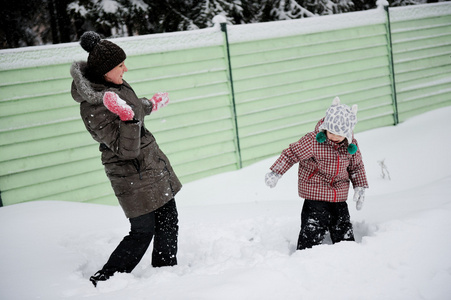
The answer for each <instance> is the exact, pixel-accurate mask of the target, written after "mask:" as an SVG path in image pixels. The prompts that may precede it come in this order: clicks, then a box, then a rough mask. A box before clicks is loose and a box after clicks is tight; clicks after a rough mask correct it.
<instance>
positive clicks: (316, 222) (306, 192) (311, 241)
mask: <svg viewBox="0 0 451 300" xmlns="http://www.w3.org/2000/svg"><path fill="white" fill-rule="evenodd" d="M356 114H357V105H354V106H353V107H352V108H350V107H348V106H347V105H344V104H340V99H339V98H338V97H336V98H335V99H334V100H333V102H332V105H331V106H330V107H329V109H328V110H327V111H326V116H325V117H324V118H323V119H321V120H320V121H319V122H318V124H317V125H316V127H315V130H314V131H312V132H309V133H307V134H306V135H305V136H304V137H302V138H301V139H300V140H299V141H297V142H295V143H293V144H291V145H290V146H289V147H288V148H287V149H285V150H283V151H282V154H281V155H280V157H279V158H278V159H277V160H276V162H275V163H274V164H273V165H272V166H271V168H270V169H271V172H269V173H268V174H266V177H265V183H266V185H268V186H269V187H271V188H273V187H275V185H276V184H277V181H278V180H279V178H280V177H282V175H283V174H285V172H286V171H288V169H290V168H291V167H292V166H293V165H294V164H296V163H299V172H298V193H299V196H300V197H302V198H304V199H305V201H304V205H303V207H302V212H301V232H300V234H299V239H298V244H297V249H298V250H302V249H306V248H311V247H312V246H315V245H319V244H321V243H322V241H323V239H324V236H325V234H326V232H327V231H328V232H329V233H330V236H331V239H332V242H333V243H337V242H340V241H354V234H353V230H352V224H351V221H350V216H349V210H348V206H347V204H346V200H347V198H348V192H349V185H350V182H352V184H353V187H354V191H355V194H354V201H356V202H357V209H358V210H360V209H361V207H362V205H363V201H364V198H365V196H364V195H365V188H368V182H367V179H366V173H365V167H364V164H363V161H362V154H361V153H360V149H359V148H358V144H357V141H356V139H355V138H354V135H353V130H354V126H355V124H356V123H357V116H356Z"/></svg>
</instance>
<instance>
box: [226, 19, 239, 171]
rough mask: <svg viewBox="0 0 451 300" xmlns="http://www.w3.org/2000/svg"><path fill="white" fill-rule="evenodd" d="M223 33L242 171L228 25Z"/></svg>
mask: <svg viewBox="0 0 451 300" xmlns="http://www.w3.org/2000/svg"><path fill="white" fill-rule="evenodd" d="M220 25H221V31H222V32H224V36H225V43H226V50H227V62H228V69H229V80H230V90H231V94H232V106H233V118H234V121H235V138H236V147H237V151H238V166H239V168H240V169H241V168H242V167H243V162H242V159H241V147H240V135H239V132H238V117H237V114H236V103H235V90H234V88H233V76H232V63H231V62H230V47H229V36H228V34H227V23H220Z"/></svg>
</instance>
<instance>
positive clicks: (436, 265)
mask: <svg viewBox="0 0 451 300" xmlns="http://www.w3.org/2000/svg"><path fill="white" fill-rule="evenodd" d="M450 115H451V107H447V108H442V109H439V110H436V111H433V112H429V113H426V114H424V115H421V116H418V117H415V118H412V119H410V120H408V121H406V122H404V123H403V124H400V125H398V126H396V127H386V128H381V129H376V130H371V131H366V132H363V133H359V134H357V135H356V137H357V139H358V141H359V145H360V147H361V150H362V153H363V159H364V162H365V165H366V169H367V173H368V180H369V184H370V189H369V190H367V196H366V202H365V204H364V206H363V209H362V210H361V211H356V210H355V204H354V202H352V200H349V201H348V204H349V207H350V213H351V219H352V221H353V224H354V230H355V235H356V239H357V242H343V243H339V244H336V245H331V244H330V242H329V241H328V240H326V241H325V243H324V244H323V245H320V246H317V247H314V248H313V249H309V250H305V251H294V249H295V244H296V241H297V236H298V233H299V226H300V210H301V207H302V199H300V198H298V197H297V187H296V182H297V179H296V172H297V170H296V167H293V168H292V169H291V170H290V171H289V172H288V173H287V174H286V175H285V176H284V177H283V178H282V179H281V180H280V181H279V184H278V185H277V187H276V188H274V189H269V188H268V187H266V186H265V185H264V180H263V178H264V175H265V173H266V172H267V171H268V168H269V166H270V165H271V164H272V162H273V161H274V160H275V159H276V157H274V158H271V159H267V160H265V161H262V162H260V163H257V164H255V165H252V166H250V167H247V168H244V169H242V170H238V171H234V172H230V173H226V174H220V175H216V176H212V177H209V178H206V179H202V180H199V181H196V182H192V183H189V184H186V185H185V186H184V188H183V189H182V192H180V194H179V195H178V197H177V198H176V199H177V203H178V207H179V214H180V216H179V217H180V238H179V255H178V259H179V265H178V266H176V267H172V268H161V269H154V268H152V267H151V266H150V251H148V253H147V254H146V256H145V257H144V259H143V260H142V261H141V263H140V264H139V265H138V266H137V268H136V269H135V270H134V271H133V272H132V273H131V274H117V275H115V276H114V277H112V278H111V280H109V281H107V282H103V283H100V284H99V286H98V288H94V287H93V286H92V284H91V283H90V282H89V281H88V278H89V276H90V275H92V274H93V273H94V272H95V271H97V270H98V269H99V268H101V267H102V265H103V263H105V261H106V259H107V258H108V256H109V254H110V253H111V251H112V250H113V249H114V248H115V247H116V245H117V244H118V243H119V241H120V240H121V239H122V237H123V236H124V235H125V234H126V233H127V231H128V229H129V228H128V226H129V225H128V221H127V219H125V217H124V216H123V213H122V211H121V209H120V208H119V207H111V206H101V205H93V204H82V203H67V202H58V201H43V202H32V203H24V204H18V205H12V206H7V207H2V208H0V241H1V247H0V299H8V300H11V299H21V300H22V299H46V300H49V299H66V298H67V299H84V298H88V299H165V300H169V299H183V300H185V299H192V300H194V299H195V300H199V299H214V300H216V299H218V300H219V299H224V300H226V299H227V300H230V299H234V300H237V299H246V300H248V299H259V300H260V299H268V300H273V299H284V300H289V299H397V300H399V299H409V300H412V299H449V297H450V295H451V255H450V254H451V235H450V233H449V230H450V228H451V168H450V167H451V155H450V153H449V152H450V149H451V141H450V134H449V133H450V132H451V125H450V122H449V116H450ZM357 126H359V125H358V124H357ZM312 129H313V128H312ZM280 150H282V149H280ZM381 160H384V162H385V165H386V166H387V170H388V171H389V173H390V177H391V180H389V179H387V178H385V179H383V178H382V177H381V167H380V165H379V164H378V161H381ZM350 196H352V194H351V195H350Z"/></svg>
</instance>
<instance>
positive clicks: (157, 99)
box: [149, 92, 169, 111]
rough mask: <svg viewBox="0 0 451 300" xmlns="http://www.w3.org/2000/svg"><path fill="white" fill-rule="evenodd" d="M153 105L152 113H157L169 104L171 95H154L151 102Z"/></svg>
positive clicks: (161, 93)
mask: <svg viewBox="0 0 451 300" xmlns="http://www.w3.org/2000/svg"><path fill="white" fill-rule="evenodd" d="M149 101H150V102H152V104H153V109H152V111H157V110H159V109H160V108H163V107H165V106H167V105H168V103H169V95H168V93H163V92H159V93H156V94H155V95H153V97H152V99H150V100H149Z"/></svg>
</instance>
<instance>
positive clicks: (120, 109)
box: [103, 92, 135, 121]
mask: <svg viewBox="0 0 451 300" xmlns="http://www.w3.org/2000/svg"><path fill="white" fill-rule="evenodd" d="M103 104H104V105H105V107H106V108H108V110H109V111H111V112H112V113H114V114H116V115H118V116H119V118H120V119H121V120H122V121H130V120H133V117H134V116H135V114H134V113H133V110H132V108H131V107H130V106H129V105H128V104H127V103H126V102H125V101H124V100H122V99H121V98H119V96H118V95H116V93H113V92H106V93H105V95H103Z"/></svg>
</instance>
